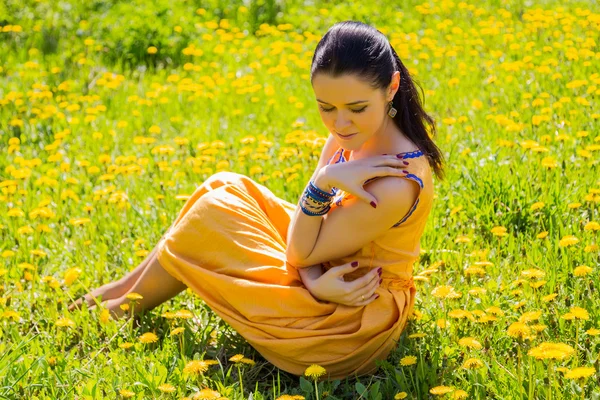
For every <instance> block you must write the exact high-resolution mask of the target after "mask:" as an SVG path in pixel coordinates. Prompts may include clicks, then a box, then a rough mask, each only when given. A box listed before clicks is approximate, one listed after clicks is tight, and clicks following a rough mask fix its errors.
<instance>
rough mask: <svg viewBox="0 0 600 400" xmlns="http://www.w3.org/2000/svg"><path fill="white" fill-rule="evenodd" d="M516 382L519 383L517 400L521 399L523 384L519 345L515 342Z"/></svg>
mask: <svg viewBox="0 0 600 400" xmlns="http://www.w3.org/2000/svg"><path fill="white" fill-rule="evenodd" d="M517 381H518V382H519V400H522V399H523V384H522V382H521V343H520V342H517Z"/></svg>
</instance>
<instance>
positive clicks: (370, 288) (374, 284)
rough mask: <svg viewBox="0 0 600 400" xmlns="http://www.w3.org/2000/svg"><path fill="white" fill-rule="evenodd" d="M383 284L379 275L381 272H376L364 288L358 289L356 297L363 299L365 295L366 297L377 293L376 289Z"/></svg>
mask: <svg viewBox="0 0 600 400" xmlns="http://www.w3.org/2000/svg"><path fill="white" fill-rule="evenodd" d="M380 284H381V278H380V277H379V274H376V275H375V276H374V277H373V278H372V279H371V280H370V281H369V283H368V284H367V285H365V286H364V287H363V288H361V289H359V290H357V291H356V292H355V293H356V297H355V300H356V299H359V300H360V299H361V296H365V298H367V297H370V296H371V295H372V294H373V293H375V290H377V288H378V287H379V285H380Z"/></svg>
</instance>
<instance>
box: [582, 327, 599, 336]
mask: <svg viewBox="0 0 600 400" xmlns="http://www.w3.org/2000/svg"><path fill="white" fill-rule="evenodd" d="M585 333H587V334H588V335H591V336H597V335H600V329H596V328H590V329H588V330H587V331H585Z"/></svg>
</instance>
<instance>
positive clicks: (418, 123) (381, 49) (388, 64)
mask: <svg viewBox="0 0 600 400" xmlns="http://www.w3.org/2000/svg"><path fill="white" fill-rule="evenodd" d="M394 71H400V87H399V88H398V91H397V92H396V94H395V95H394V99H393V100H392V101H393V105H394V108H395V109H396V110H398V112H397V114H396V116H395V117H394V118H393V120H394V123H395V124H396V125H397V126H398V128H400V130H401V131H402V132H403V133H404V134H405V135H406V137H407V138H408V139H410V140H411V141H412V142H413V143H414V144H415V145H416V146H417V147H418V148H419V149H420V150H421V151H422V152H423V154H424V155H425V156H426V157H427V159H428V161H429V165H430V166H431V167H432V168H433V170H434V172H435V175H436V176H437V177H438V178H439V179H440V180H443V179H444V170H443V163H444V155H443V154H442V152H441V151H440V149H439V148H438V147H437V146H436V144H435V143H434V142H433V139H432V137H434V136H435V135H436V129H435V122H434V120H433V118H432V117H431V116H429V115H428V114H427V113H426V112H425V110H424V109H423V107H422V105H421V103H422V102H421V98H420V97H419V94H418V92H417V90H416V88H415V84H414V83H413V80H412V78H411V76H410V74H409V73H408V70H407V69H406V67H404V65H403V64H402V61H400V58H399V57H398V54H396V51H395V50H394V48H393V47H392V45H391V44H390V42H389V40H388V39H387V38H386V37H385V35H384V34H383V33H381V32H380V31H379V30H377V29H376V28H374V27H372V26H370V25H367V24H365V23H362V22H359V21H344V22H338V23H337V24H335V25H333V26H332V27H331V28H329V30H328V31H327V33H325V35H324V36H323V37H322V38H321V40H320V41H319V43H318V44H317V47H316V49H315V53H314V55H313V58H312V64H311V68H310V80H311V82H312V80H313V77H314V76H315V75H316V74H327V75H330V76H332V77H334V78H336V77H339V76H341V75H347V74H353V75H356V76H358V77H359V78H360V79H361V80H362V81H365V82H367V83H369V84H370V85H371V87H372V88H373V89H385V88H387V87H389V85H390V83H391V82H392V75H393V73H394ZM419 87H420V86H419ZM422 91H423V89H422V88H421V92H422ZM425 123H427V124H429V126H430V127H431V137H430V136H429V134H428V132H427V129H426V127H425Z"/></svg>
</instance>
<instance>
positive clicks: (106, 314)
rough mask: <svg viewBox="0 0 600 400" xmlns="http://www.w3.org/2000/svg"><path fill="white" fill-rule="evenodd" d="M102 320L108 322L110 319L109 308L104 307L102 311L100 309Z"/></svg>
mask: <svg viewBox="0 0 600 400" xmlns="http://www.w3.org/2000/svg"><path fill="white" fill-rule="evenodd" d="M99 318H100V322H102V323H103V324H105V323H107V322H108V320H109V319H110V311H108V308H103V309H102V311H100V317H99Z"/></svg>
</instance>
